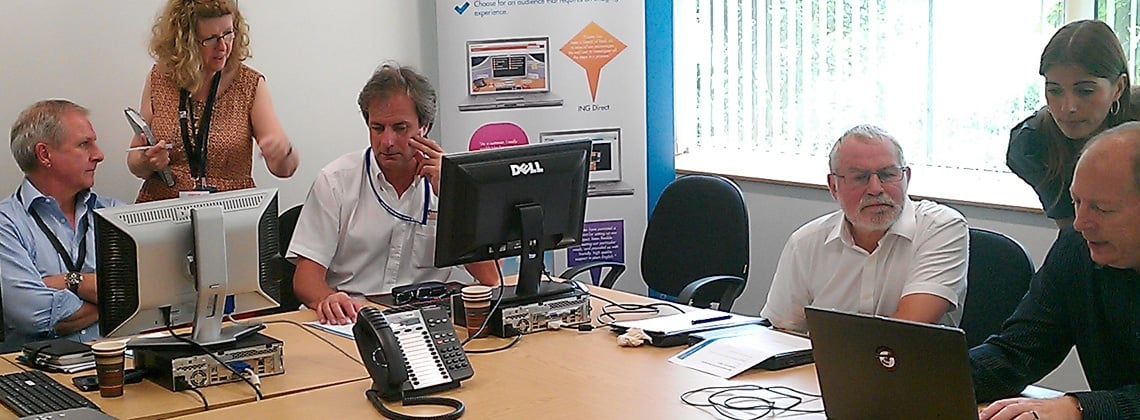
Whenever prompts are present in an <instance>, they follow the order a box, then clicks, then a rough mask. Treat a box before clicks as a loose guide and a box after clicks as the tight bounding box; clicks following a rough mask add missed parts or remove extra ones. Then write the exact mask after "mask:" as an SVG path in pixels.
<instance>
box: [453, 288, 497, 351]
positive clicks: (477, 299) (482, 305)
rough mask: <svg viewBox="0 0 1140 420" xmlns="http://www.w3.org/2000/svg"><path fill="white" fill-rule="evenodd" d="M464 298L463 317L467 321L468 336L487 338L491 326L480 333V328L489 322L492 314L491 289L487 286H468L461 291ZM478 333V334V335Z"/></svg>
mask: <svg viewBox="0 0 1140 420" xmlns="http://www.w3.org/2000/svg"><path fill="white" fill-rule="evenodd" d="M460 294H461V296H462V297H463V316H464V319H465V320H466V321H467V336H468V337H471V338H480V337H486V336H487V333H488V330H489V329H490V326H488V327H487V328H485V329H483V331H482V332H479V327H482V326H483V323H484V322H487V316H488V315H490V312H491V288H490V287H487V286H479V285H476V286H467V287H464V288H463V290H461V291H460ZM476 333H478V334H476Z"/></svg>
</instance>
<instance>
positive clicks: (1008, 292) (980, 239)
mask: <svg viewBox="0 0 1140 420" xmlns="http://www.w3.org/2000/svg"><path fill="white" fill-rule="evenodd" d="M1033 270H1034V269H1033V260H1032V259H1030V258H1029V252H1028V251H1026V250H1025V247H1023V246H1021V243H1019V242H1017V240H1015V239H1013V238H1010V237H1009V236H1006V235H1003V234H1001V233H998V232H994V231H990V230H985V229H980V228H973V227H972V228H970V268H969V271H968V272H967V273H966V282H967V286H966V304H965V307H964V308H963V311H962V323H961V325H960V326H961V327H962V329H963V330H965V331H966V344H967V345H968V346H970V347H974V346H976V345H978V344H981V343H982V342H983V341H985V340H986V338H987V337H989V336H990V335H992V334H996V333H997V332H998V331H1000V330H1001V325H1002V323H1003V322H1005V320H1006V318H1009V316H1010V315H1011V314H1013V310H1014V309H1015V308H1017V304H1018V303H1019V302H1021V298H1022V297H1023V296H1025V292H1026V291H1028V290H1029V280H1030V279H1031V278H1033Z"/></svg>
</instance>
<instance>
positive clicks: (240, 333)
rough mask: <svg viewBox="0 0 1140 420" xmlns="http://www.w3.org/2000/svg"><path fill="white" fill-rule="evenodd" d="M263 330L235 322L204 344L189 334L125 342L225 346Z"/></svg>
mask: <svg viewBox="0 0 1140 420" xmlns="http://www.w3.org/2000/svg"><path fill="white" fill-rule="evenodd" d="M195 328H197V326H195ZM263 329H265V324H262V323H251V324H244V323H239V322H235V323H233V325H230V326H227V327H221V328H219V331H220V334H219V337H220V338H218V339H215V340H211V341H209V342H206V343H201V342H198V340H195V339H194V335H193V333H191V334H179V335H178V336H165V337H135V338H132V339H130V340H129V341H127V347H132V348H149V347H194V345H193V344H191V343H190V342H194V343H197V344H199V345H202V346H212V345H215V344H225V343H232V342H235V341H239V340H241V339H242V338H245V337H248V336H250V335H251V334H253V333H255V332H258V331H261V330H263Z"/></svg>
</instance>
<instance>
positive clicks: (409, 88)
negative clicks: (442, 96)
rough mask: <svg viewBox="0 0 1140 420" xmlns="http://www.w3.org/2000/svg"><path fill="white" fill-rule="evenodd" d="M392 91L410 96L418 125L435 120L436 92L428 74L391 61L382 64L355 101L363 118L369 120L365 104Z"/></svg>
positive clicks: (382, 97)
mask: <svg viewBox="0 0 1140 420" xmlns="http://www.w3.org/2000/svg"><path fill="white" fill-rule="evenodd" d="M395 93H405V94H407V95H408V96H409V97H411V98H412V102H413V103H415V105H416V117H417V118H419V124H420V126H430V125H432V124H433V123H434V122H435V114H436V109H437V108H436V92H435V88H434V87H432V85H431V82H430V81H429V80H428V78H427V76H424V75H422V74H420V73H418V72H416V71H415V70H414V69H412V68H411V67H407V66H401V65H400V64H399V63H396V62H394V61H386V62H384V63H383V64H381V65H380V67H379V68H377V69H376V71H375V72H373V73H372V77H370V78H369V79H368V82H367V83H365V84H364V88H363V89H361V90H360V96H358V97H357V99H356V104H357V105H359V106H360V113H361V115H364V120H365V121H367V120H368V107H369V106H370V105H372V102H373V101H376V100H381V101H385V100H387V99H388V98H390V97H391V96H392V95H393V94H395Z"/></svg>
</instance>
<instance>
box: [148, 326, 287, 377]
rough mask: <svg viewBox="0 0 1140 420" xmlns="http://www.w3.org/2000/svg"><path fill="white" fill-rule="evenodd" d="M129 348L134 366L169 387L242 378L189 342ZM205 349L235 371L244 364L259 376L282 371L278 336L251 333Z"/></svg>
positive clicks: (281, 353)
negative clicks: (180, 344)
mask: <svg viewBox="0 0 1140 420" xmlns="http://www.w3.org/2000/svg"><path fill="white" fill-rule="evenodd" d="M131 349H132V350H133V351H134V359H135V368H136V369H143V370H144V371H145V372H146V377H147V379H150V380H152V381H154V382H157V383H158V384H159V385H162V386H163V387H165V388H166V389H169V390H171V391H182V390H186V389H191V388H201V387H205V386H210V385H218V384H224V383H229V382H237V381H241V380H242V379H241V377H240V376H238V375H236V374H234V373H233V372H232V371H230V370H229V369H227V368H226V367H225V366H222V365H221V364H219V363H218V361H217V360H214V358H213V357H210V356H209V355H207V354H204V353H202V352H201V351H199V350H198V347H192V346H190V345H189V344H187V345H184V346H169V347H160V346H154V347H131ZM206 349H207V350H208V351H209V352H210V353H213V354H214V355H215V356H217V357H218V359H220V360H221V361H222V362H223V363H225V364H228V365H230V366H233V367H234V368H236V369H237V371H238V372H241V371H243V370H244V369H245V368H246V367H248V368H250V369H252V370H253V371H254V372H255V373H257V376H259V377H265V376H271V375H280V374H282V373H285V362H284V360H283V352H282V343H281V340H277V339H275V338H272V337H269V336H266V335H263V334H261V333H255V334H251V335H249V336H247V337H242V338H240V339H238V340H237V341H234V342H231V343H224V344H216V345H211V346H206Z"/></svg>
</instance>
